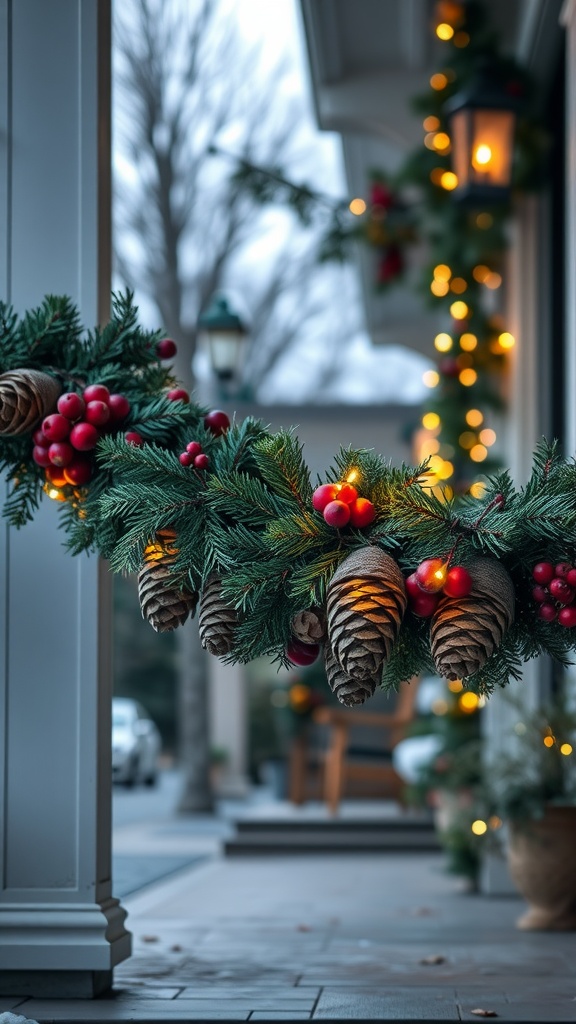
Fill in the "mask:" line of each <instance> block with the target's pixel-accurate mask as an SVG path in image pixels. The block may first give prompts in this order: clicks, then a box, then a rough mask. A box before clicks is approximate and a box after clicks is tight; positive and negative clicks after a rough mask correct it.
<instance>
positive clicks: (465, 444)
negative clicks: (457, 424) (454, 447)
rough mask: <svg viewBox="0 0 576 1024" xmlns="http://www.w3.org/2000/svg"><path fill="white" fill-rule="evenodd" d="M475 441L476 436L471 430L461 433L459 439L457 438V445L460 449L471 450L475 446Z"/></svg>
mask: <svg viewBox="0 0 576 1024" xmlns="http://www.w3.org/2000/svg"><path fill="white" fill-rule="evenodd" d="M476 441H477V438H476V434H474V433H473V432H472V431H471V430H464V431H462V433H461V434H460V437H459V438H458V444H459V445H460V447H461V448H465V449H466V450H469V449H470V448H473V447H474V445H475V444H476Z"/></svg>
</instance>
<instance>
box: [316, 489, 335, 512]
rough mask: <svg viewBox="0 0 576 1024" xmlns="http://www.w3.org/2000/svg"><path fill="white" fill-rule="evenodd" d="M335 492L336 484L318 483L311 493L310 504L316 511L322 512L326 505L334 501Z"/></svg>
mask: <svg viewBox="0 0 576 1024" xmlns="http://www.w3.org/2000/svg"><path fill="white" fill-rule="evenodd" d="M337 494H338V488H337V486H336V484H320V486H319V487H317V488H316V490H315V491H314V494H313V495H312V505H313V506H314V508H315V509H316V511H317V512H323V511H324V509H325V508H326V505H329V504H330V502H331V501H334V499H335V497H336V495H337Z"/></svg>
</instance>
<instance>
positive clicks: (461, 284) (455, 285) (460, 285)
mask: <svg viewBox="0 0 576 1024" xmlns="http://www.w3.org/2000/svg"><path fill="white" fill-rule="evenodd" d="M467 287H468V285H467V284H466V281H465V280H464V278H463V277H455V278H454V280H453V281H451V282H450V288H451V290H452V291H453V292H455V294H456V295H462V293H463V292H465V291H466V289H467Z"/></svg>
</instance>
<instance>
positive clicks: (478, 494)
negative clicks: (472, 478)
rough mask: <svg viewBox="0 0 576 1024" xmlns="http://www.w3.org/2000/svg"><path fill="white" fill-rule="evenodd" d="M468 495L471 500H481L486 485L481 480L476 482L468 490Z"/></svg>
mask: <svg viewBox="0 0 576 1024" xmlns="http://www.w3.org/2000/svg"><path fill="white" fill-rule="evenodd" d="M470 494H471V495H472V497H473V498H483V497H484V495H485V494H486V484H485V483H483V482H482V480H476V482H475V483H473V484H472V486H471V488H470Z"/></svg>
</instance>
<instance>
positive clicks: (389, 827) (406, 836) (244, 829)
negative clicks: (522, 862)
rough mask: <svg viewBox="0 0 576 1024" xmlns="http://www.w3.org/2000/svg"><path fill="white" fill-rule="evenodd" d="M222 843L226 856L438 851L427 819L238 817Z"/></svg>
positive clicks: (436, 840) (437, 844)
mask: <svg viewBox="0 0 576 1024" xmlns="http://www.w3.org/2000/svg"><path fill="white" fill-rule="evenodd" d="M235 829H236V831H235V835H234V836H233V837H232V838H230V839H227V840H226V842H225V843H224V852H225V854H226V855H227V856H236V855H240V854H256V853H279V854H282V853H314V852H318V853H328V852H333V853H354V852H358V853H366V852H369V851H376V852H386V851H387V850H389V851H393V852H395V853H398V852H409V851H420V850H427V851H433V850H439V849H440V846H439V843H438V839H437V837H436V833H435V831H434V826H433V824H432V822H431V821H429V820H422V819H419V820H410V819H406V820H402V818H398V819H392V820H389V821H382V820H379V821H370V820H350V821H342V820H338V819H319V820H317V821H313V820H310V819H306V820H298V819H294V820H285V819H280V820H258V819H239V820H237V821H236V822H235Z"/></svg>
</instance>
